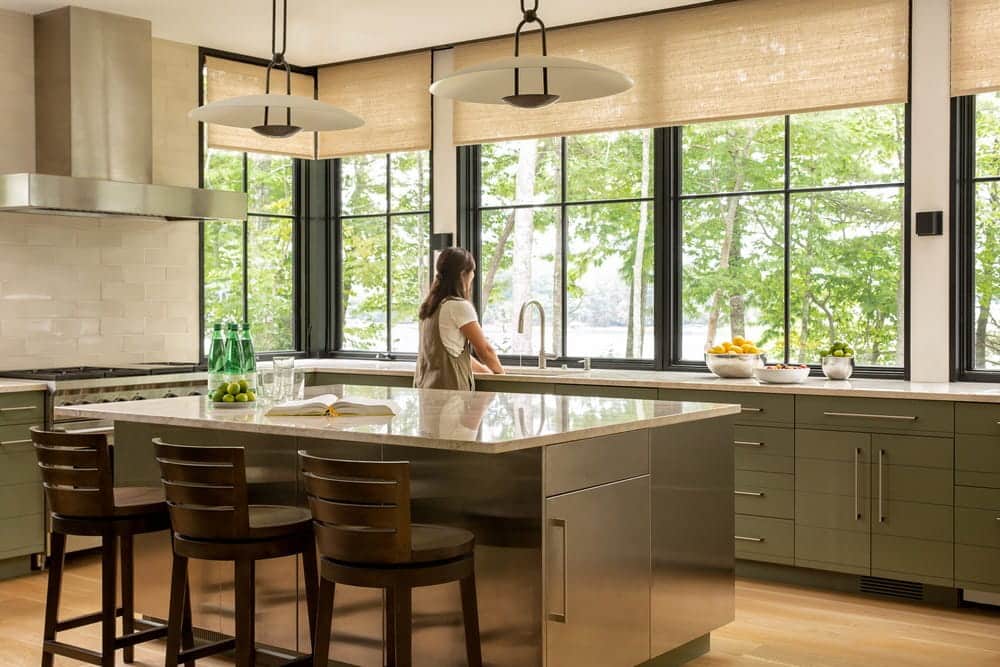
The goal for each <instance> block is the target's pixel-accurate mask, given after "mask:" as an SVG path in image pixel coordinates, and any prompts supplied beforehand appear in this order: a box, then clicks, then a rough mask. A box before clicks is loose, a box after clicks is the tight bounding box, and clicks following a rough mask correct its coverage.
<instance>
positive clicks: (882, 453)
mask: <svg viewBox="0 0 1000 667" xmlns="http://www.w3.org/2000/svg"><path fill="white" fill-rule="evenodd" d="M884 458H885V450H884V449H880V450H878V522H879V523H885V511H884V510H883V509H882V459H884Z"/></svg>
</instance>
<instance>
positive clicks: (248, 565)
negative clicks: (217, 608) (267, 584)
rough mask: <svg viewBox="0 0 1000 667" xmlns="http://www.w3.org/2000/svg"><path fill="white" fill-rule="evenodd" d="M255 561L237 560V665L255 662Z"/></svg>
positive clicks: (249, 664) (250, 666) (250, 665)
mask: <svg viewBox="0 0 1000 667" xmlns="http://www.w3.org/2000/svg"><path fill="white" fill-rule="evenodd" d="M254 570H255V568H254V562H253V561H252V560H246V559H241V560H238V561H236V667H253V664H254Z"/></svg>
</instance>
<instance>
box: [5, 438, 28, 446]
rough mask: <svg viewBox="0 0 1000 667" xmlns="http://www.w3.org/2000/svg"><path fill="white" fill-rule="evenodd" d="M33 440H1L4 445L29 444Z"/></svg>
mask: <svg viewBox="0 0 1000 667" xmlns="http://www.w3.org/2000/svg"><path fill="white" fill-rule="evenodd" d="M30 442H31V440H30V439H28V440H0V446H3V445H27V444H28V443H30Z"/></svg>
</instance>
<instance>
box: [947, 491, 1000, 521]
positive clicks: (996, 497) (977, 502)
mask: <svg viewBox="0 0 1000 667" xmlns="http://www.w3.org/2000/svg"><path fill="white" fill-rule="evenodd" d="M955 506H956V507H976V508H979V509H984V510H995V511H996V512H997V513H998V514H1000V489H981V488H978V487H974V486H956V487H955Z"/></svg>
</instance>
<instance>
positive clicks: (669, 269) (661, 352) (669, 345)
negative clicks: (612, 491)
mask: <svg viewBox="0 0 1000 667" xmlns="http://www.w3.org/2000/svg"><path fill="white" fill-rule="evenodd" d="M903 113H904V123H905V127H904V147H903V151H904V159H903V162H904V164H903V180H902V182H899V181H894V182H892V183H879V184H863V185H845V186H841V185H837V186H818V187H811V188H797V187H796V188H793V187H791V183H790V178H789V175H790V171H791V160H790V148H791V134H790V132H789V125H790V119H791V116H792V115H798V114H785V115H784V122H785V138H784V141H785V164H784V173H785V178H784V184H783V187H782V188H779V189H776V190H773V191H772V190H767V191H764V190H762V191H754V192H750V193H745V194H748V195H757V194H770V195H778V194H780V195H782V196H783V197H784V200H785V203H784V220H783V223H784V225H785V244H786V252H785V260H784V261H785V276H786V279H785V328H786V330H787V329H788V325H789V320H790V315H789V306H788V302H789V289H790V288H789V282H788V279H787V277H788V275H789V272H790V254H789V253H788V252H787V245H788V243H789V234H788V230H789V227H790V217H791V211H790V206H789V203H790V201H791V196H792V195H793V194H800V193H803V192H806V193H808V192H840V191H849V190H868V189H873V188H888V187H892V188H899V187H901V188H902V189H903V210H902V216H903V219H902V221H901V222H902V232H901V233H902V236H903V238H902V242H903V266H902V267H901V270H902V274H903V289H904V313H903V320H904V321H903V326H904V334H903V335H904V350H903V366H902V367H888V366H885V367H876V366H858V367H857V368H856V369H855V372H854V377H857V378H884V379H903V380H908V379H909V377H910V349H911V344H910V343H911V341H910V308H911V305H910V282H911V281H910V254H911V253H910V250H911V239H910V235H911V222H910V218H911V155H912V150H911V143H912V142H911V127H912V123H911V105H910V103H909V102H907V103H905V104H904V110H903ZM653 132H654V134H653V178H654V182H653V198H652V201H653V234H654V259H653V266H654V275H653V293H654V304H653V322H654V324H653V326H654V331H653V337H654V359H652V360H648V359H610V358H594V359H593V360H592V363H593V366H594V367H595V368H619V369H643V370H664V371H682V372H695V373H699V372H700V373H707V372H708V367H707V366H706V365H705V363H704V361H689V360H683V359H681V354H680V352H681V344H682V324H683V317H682V308H683V302H682V294H681V288H682V285H681V271H682V262H681V252H682V247H681V234H682V231H683V230H682V225H681V222H682V218H681V204H682V202H683V201H684V200H688V199H696V198H705V197H710V196H719V195H721V194H729V195H733V194H736V195H739V194H744V193H712V194H697V195H684V194H682V192H683V191H682V187H681V186H682V183H681V173H682V163H681V159H682V155H681V150H682V132H683V127H681V126H677V127H664V128H656V129H654V131H653ZM561 139H562V146H563V159H562V161H561V166H562V167H563V172H562V179H563V190H562V195H563V196H562V197H561V198H560V201H559V202H558V203H557V204H550V205H549V206H553V205H558V206H562V207H563V209H565V207H566V205H567V202H566V201H565V196H564V195H565V173H566V172H565V137H562V138H561ZM480 159H481V151H480V147H479V146H478V145H471V146H463V147H460V148H459V153H458V184H459V188H458V189H459V192H458V204H459V206H458V212H459V220H458V243H459V244H460V245H461V246H462V247H464V248H466V249H467V250H469V251H470V252H472V253H473V254H474V256H475V257H476V260H477V262H478V261H479V258H480V254H481V253H480V250H481V245H482V244H481V238H480V228H481V227H480V226H481V222H482V219H481V211H482V210H484V208H483V207H482V205H481V174H480ZM617 201H630V200H609V202H617ZM576 203H578V202H570V205H572V204H576ZM583 203H587V202H583ZM598 203H603V202H598ZM540 206H542V205H537V206H536V205H527V206H522V207H527V208H538V207H540ZM487 208H501V209H506V208H511V206H498V207H487ZM562 215H563V219H562V224H563V232H565V210H564V211H563V214H562ZM561 241H562V243H563V247H564V248H565V244H566V236H565V233H564V234H563V237H562V239H561ZM563 261H564V262H565V253H564V256H563ZM565 279H566V274H565V271H564V272H563V280H564V281H565ZM564 285H565V282H564ZM564 293H565V287H564ZM473 303H474V304H475V306H476V309H477V310H478V311H479V312H480V313H481V312H482V304H481V303H480V284H479V275H478V273H477V275H476V280H475V284H474V287H473ZM565 310H566V309H565V308H563V313H564V317H565ZM565 335H566V328H565V326H564V327H563V336H564V341H565ZM530 358H531V357H527V356H521V357H519V356H518V355H501V361H502V362H503V363H505V364H508V363H513V362H516V361H518V360H521V361H523V360H524V359H530ZM580 360H581V358H580V357H567V356H560V357H558V358H557V359H556V360H555V362H553V363H555V364H556V365H559V364H567V365H572V364H576V363H578V362H579V361H580ZM810 369H811V375H813V376H822V370H821V369H820V367H819V365H818V364H810ZM997 379H1000V376H998V377H996V378H994V381H996V380H997Z"/></svg>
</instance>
